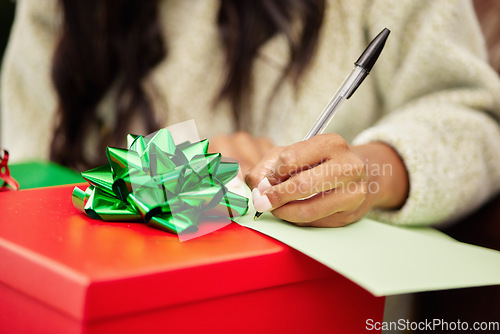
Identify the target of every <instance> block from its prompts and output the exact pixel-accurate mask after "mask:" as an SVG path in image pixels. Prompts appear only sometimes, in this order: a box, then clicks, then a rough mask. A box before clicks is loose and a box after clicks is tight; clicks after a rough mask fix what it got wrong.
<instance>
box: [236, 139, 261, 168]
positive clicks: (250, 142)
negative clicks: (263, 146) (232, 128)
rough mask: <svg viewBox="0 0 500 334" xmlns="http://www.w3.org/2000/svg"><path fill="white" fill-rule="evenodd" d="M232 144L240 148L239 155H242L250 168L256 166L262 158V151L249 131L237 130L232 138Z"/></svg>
mask: <svg viewBox="0 0 500 334" xmlns="http://www.w3.org/2000/svg"><path fill="white" fill-rule="evenodd" d="M231 140H232V145H233V146H234V147H236V149H237V150H238V155H239V156H240V157H241V159H242V160H243V161H245V164H246V166H247V168H248V169H250V168H252V167H253V166H255V165H256V164H257V163H258V162H259V161H260V160H261V158H262V156H263V155H262V153H261V151H260V149H259V147H258V145H257V143H256V141H255V139H254V138H252V136H250V135H249V134H248V133H247V132H237V133H235V134H234V135H233V136H232V138H231Z"/></svg>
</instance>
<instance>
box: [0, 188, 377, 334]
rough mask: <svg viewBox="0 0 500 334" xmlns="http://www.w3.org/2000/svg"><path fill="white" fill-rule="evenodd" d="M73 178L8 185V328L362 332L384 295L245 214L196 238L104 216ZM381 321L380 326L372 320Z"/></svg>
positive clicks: (3, 253) (2, 203) (4, 242)
mask: <svg viewBox="0 0 500 334" xmlns="http://www.w3.org/2000/svg"><path fill="white" fill-rule="evenodd" d="M72 189H73V186H69V187H68V186H62V187H51V188H41V189H34V190H23V191H19V192H8V193H0V220H1V223H0V282H1V283H0V310H1V312H0V332H2V333H4V332H6V333H115V332H116V333H118V332H119V333H129V332H130V333H135V332H139V331H140V332H144V331H146V330H151V331H155V332H158V331H160V332H166V331H168V332H173V331H179V332H182V333H200V332H203V333H210V332H216V333H226V332H227V333H255V332H257V331H258V332H264V333H277V332H279V333H304V332H307V333H343V334H348V333H356V334H358V333H361V332H366V328H365V326H366V323H367V321H368V320H369V319H372V320H373V321H381V320H382V316H383V304H384V298H380V297H378V298H377V297H374V296H372V295H371V294H370V293H368V292H367V291H365V290H364V289H362V288H360V287H359V286H357V285H356V284H354V283H352V282H351V281H349V280H348V279H346V278H344V277H343V276H341V275H339V274H337V273H336V272H334V271H332V270H331V269H329V268H327V267H325V266H323V265H322V264H320V263H318V262H316V261H315V260H313V259H311V258H309V257H307V256H305V255H303V254H302V253H299V252H297V251H295V250H294V249H292V248H290V247H288V246H287V245H284V244H282V243H280V242H278V241H276V240H274V239H271V238H269V237H267V236H263V235H261V234H259V233H257V232H255V231H252V230H249V229H247V228H244V227H242V226H239V225H237V224H230V225H228V226H226V227H224V228H222V229H220V230H218V231H216V232H213V233H211V234H208V235H205V236H203V237H200V238H196V239H193V240H190V241H186V242H179V240H178V238H177V236H175V235H172V234H169V233H166V232H163V231H159V230H156V229H153V228H150V227H148V226H146V225H144V224H141V223H109V222H102V221H98V220H93V219H91V218H89V217H87V216H86V215H84V214H82V213H80V212H79V211H78V210H77V209H76V208H74V207H73V205H72V203H71V193H72ZM370 332H376V331H370Z"/></svg>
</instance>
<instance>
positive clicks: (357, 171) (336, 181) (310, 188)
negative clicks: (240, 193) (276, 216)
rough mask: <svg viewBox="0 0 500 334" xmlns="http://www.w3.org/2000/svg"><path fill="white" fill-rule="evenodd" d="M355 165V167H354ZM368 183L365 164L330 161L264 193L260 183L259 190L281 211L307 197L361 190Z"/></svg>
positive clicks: (358, 161) (361, 162)
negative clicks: (359, 188)
mask: <svg viewBox="0 0 500 334" xmlns="http://www.w3.org/2000/svg"><path fill="white" fill-rule="evenodd" d="M353 165H355V166H353ZM365 181H366V167H365V164H364V163H363V161H361V160H360V159H357V160H356V161H355V162H353V163H350V164H346V165H342V166H339V165H337V164H336V163H335V162H334V161H328V162H325V163H323V164H320V165H318V166H316V167H314V168H311V169H308V170H305V171H302V172H300V173H298V174H295V175H294V176H292V177H291V178H289V179H287V180H286V181H284V182H282V183H279V184H277V185H275V186H272V187H270V188H268V189H267V190H265V191H264V192H263V193H262V188H263V187H267V185H263V183H264V182H261V183H259V185H258V189H259V191H260V192H261V194H262V196H267V197H268V199H269V202H270V204H271V207H272V208H273V209H274V208H279V207H281V206H283V205H285V204H286V203H288V202H291V201H294V200H298V199H302V198H307V197H309V196H311V195H314V194H317V193H321V192H325V191H328V190H331V189H338V188H341V189H344V191H349V192H350V191H353V192H356V191H358V187H359V186H360V184H361V183H365Z"/></svg>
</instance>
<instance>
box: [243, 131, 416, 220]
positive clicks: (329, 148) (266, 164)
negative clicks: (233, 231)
mask: <svg viewBox="0 0 500 334" xmlns="http://www.w3.org/2000/svg"><path fill="white" fill-rule="evenodd" d="M246 182H247V184H248V185H249V186H250V187H251V188H253V191H252V195H253V202H254V206H255V209H256V210H257V211H261V212H263V211H272V213H273V214H274V215H275V216H276V217H278V218H281V219H283V220H286V221H289V222H292V223H294V224H297V225H301V226H318V227H337V226H344V225H347V224H350V223H352V222H355V221H358V220H359V219H361V218H362V217H363V216H364V215H365V214H366V213H367V212H368V210H370V209H371V208H373V207H378V208H397V207H400V206H401V205H403V204H404V202H405V200H406V197H407V193H408V176H407V173H406V169H405V167H404V164H403V162H402V161H401V159H400V157H399V156H398V154H397V153H396V152H395V151H394V150H393V149H392V148H391V147H389V146H388V145H386V144H383V143H372V144H368V145H363V146H353V147H350V146H349V145H348V144H347V143H346V142H345V140H344V139H343V138H342V137H340V136H339V135H336V134H324V135H318V136H315V137H313V138H311V139H309V140H306V141H303V142H299V143H296V144H293V145H290V146H287V147H282V148H276V149H274V150H272V151H271V152H270V153H269V154H268V155H267V156H266V158H265V159H264V160H263V161H261V162H259V164H257V165H256V166H255V168H253V169H252V170H251V171H250V172H249V173H248V174H247V176H246Z"/></svg>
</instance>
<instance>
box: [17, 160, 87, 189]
mask: <svg viewBox="0 0 500 334" xmlns="http://www.w3.org/2000/svg"><path fill="white" fill-rule="evenodd" d="M9 168H10V173H11V175H12V176H13V177H14V178H15V179H16V180H17V182H19V186H20V189H30V188H40V187H49V186H59V185H64V184H72V183H81V182H85V180H84V179H83V178H82V177H81V175H80V173H77V172H75V171H74V170H71V169H69V168H67V167H64V166H61V165H58V164H55V163H53V162H49V161H42V160H40V161H38V160H33V161H28V162H23V163H16V164H9Z"/></svg>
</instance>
